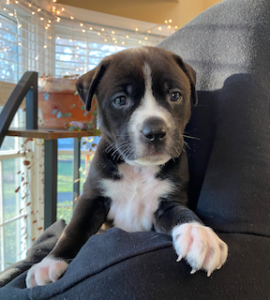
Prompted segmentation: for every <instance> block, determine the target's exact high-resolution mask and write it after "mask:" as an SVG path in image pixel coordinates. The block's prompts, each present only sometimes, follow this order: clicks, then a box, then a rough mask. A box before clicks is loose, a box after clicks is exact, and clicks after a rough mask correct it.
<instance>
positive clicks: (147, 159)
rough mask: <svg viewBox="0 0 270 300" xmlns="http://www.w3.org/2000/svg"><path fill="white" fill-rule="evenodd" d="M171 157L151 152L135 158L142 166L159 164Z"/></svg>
mask: <svg viewBox="0 0 270 300" xmlns="http://www.w3.org/2000/svg"><path fill="white" fill-rule="evenodd" d="M170 159H171V156H169V155H168V154H161V153H153V154H151V155H147V156H144V157H141V158H138V159H136V160H135V162H136V163H137V164H139V165H143V166H160V165H164V164H165V163H166V162H167V161H169V160H170Z"/></svg>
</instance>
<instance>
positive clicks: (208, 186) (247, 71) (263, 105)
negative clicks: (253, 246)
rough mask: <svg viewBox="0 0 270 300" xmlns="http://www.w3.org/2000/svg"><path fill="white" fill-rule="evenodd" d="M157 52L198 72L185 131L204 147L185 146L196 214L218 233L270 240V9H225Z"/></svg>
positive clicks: (231, 2) (240, 2) (261, 4)
mask: <svg viewBox="0 0 270 300" xmlns="http://www.w3.org/2000/svg"><path fill="white" fill-rule="evenodd" d="M159 46H160V47H162V48H165V49H167V50H170V51H173V52H175V53H177V54H179V55H180V56H182V58H183V59H184V60H186V61H187V62H188V63H190V65H191V66H192V67H193V68H194V69H195V70H196V71H197V90H198V94H199V104H198V107H195V108H194V111H193V115H192V120H191V122H190V124H189V126H188V129H187V131H188V132H189V134H190V136H194V137H197V138H199V139H200V140H191V139H187V142H188V143H189V145H190V151H189V153H190V166H191V170H190V172H191V177H192V178H191V180H192V185H191V189H190V190H191V198H192V201H193V205H194V202H197V201H198V205H197V210H196V211H197V213H198V214H199V215H200V216H201V217H202V219H203V220H204V221H205V222H206V223H208V224H209V225H211V226H213V227H214V228H215V229H218V230H222V231H225V232H242V233H247V232H249V233H253V234H259V235H267V236H270V217H269V216H270V192H269V188H270V186H269V182H270V178H269V171H270V166H269V164H270V146H269V136H270V135H269V109H270V108H269V106H270V101H269V100H270V1H268V0H256V1H250V0H226V1H222V2H220V3H219V4H216V5H214V6H213V7H211V8H210V9H208V10H207V11H205V12H203V13H202V14H200V15H199V16H198V17H197V18H195V19H194V20H193V21H191V22H190V23H189V24H187V25H186V26H185V27H184V28H182V29H180V30H179V31H178V32H176V33H175V34H173V35H172V36H170V37H169V38H167V39H166V40H165V41H164V42H162V43H161V44H160V45H159ZM206 170H207V173H206ZM205 173H206V176H205ZM204 176H205V178H204ZM202 183H203V187H202V190H201V191H200V188H201V185H202ZM199 193H200V196H199ZM198 198H199V200H198ZM194 207H195V205H194Z"/></svg>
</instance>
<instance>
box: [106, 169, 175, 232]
mask: <svg viewBox="0 0 270 300" xmlns="http://www.w3.org/2000/svg"><path fill="white" fill-rule="evenodd" d="M158 169H159V168H158V167H157V166H149V167H134V166H130V165H129V164H126V163H124V164H122V165H120V166H119V172H120V174H121V175H122V179H120V180H119V181H118V180H116V181H115V180H110V179H103V180H102V182H101V188H102V189H103V190H104V195H105V196H106V197H110V198H111V199H112V203H111V208H110V211H109V214H108V220H114V226H116V227H118V228H122V229H124V230H126V231H145V230H150V229H151V227H152V224H153V214H154V212H155V211H156V210H157V209H158V206H159V203H158V198H159V197H160V196H164V197H166V195H167V194H168V193H170V192H171V191H172V189H173V185H172V184H171V183H170V182H169V181H167V180H163V181H160V180H159V179H156V178H155V175H156V173H157V172H158Z"/></svg>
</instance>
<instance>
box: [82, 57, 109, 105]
mask: <svg viewBox="0 0 270 300" xmlns="http://www.w3.org/2000/svg"><path fill="white" fill-rule="evenodd" d="M109 64H110V60H109V59H104V60H102V61H101V62H100V64H99V65H98V66H97V67H96V68H95V69H93V70H91V71H89V72H87V73H86V74H84V75H82V76H81V77H80V78H79V79H78V80H77V82H76V89H77V91H78V94H79V96H80V98H81V99H82V101H83V103H84V104H85V109H86V111H90V109H91V104H92V99H93V96H94V94H95V92H96V89H97V86H98V84H99V82H100V80H101V78H102V77H103V75H104V73H105V72H106V70H107V68H108V66H109Z"/></svg>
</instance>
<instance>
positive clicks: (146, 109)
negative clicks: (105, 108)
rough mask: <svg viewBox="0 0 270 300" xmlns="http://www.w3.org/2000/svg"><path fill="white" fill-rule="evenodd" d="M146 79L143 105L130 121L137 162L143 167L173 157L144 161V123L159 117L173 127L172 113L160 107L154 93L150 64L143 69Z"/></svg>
mask: <svg viewBox="0 0 270 300" xmlns="http://www.w3.org/2000/svg"><path fill="white" fill-rule="evenodd" d="M143 73H144V79H145V94H144V96H143V98H142V100H141V105H140V106H139V107H138V108H137V109H136V110H135V111H134V113H133V114H132V116H131V118H130V121H129V125H128V126H129V132H130V134H131V136H133V139H134V141H135V143H134V147H135V152H136V154H137V157H139V159H137V160H136V162H137V163H138V164H141V165H150V164H151V165H160V164H164V163H166V162H167V161H168V160H169V159H170V158H171V157H170V156H169V155H165V154H166V153H164V155H163V156H162V157H160V158H156V159H154V158H153V157H149V158H147V159H144V156H145V152H146V151H147V150H146V149H145V145H143V144H142V143H141V142H140V135H141V131H142V128H141V126H142V124H143V122H144V121H145V120H146V119H148V118H151V117H159V118H161V119H162V120H164V121H165V123H166V125H167V127H168V130H170V129H171V127H172V122H171V115H170V113H169V112H168V111H167V110H166V109H164V108H163V107H161V106H160V105H158V103H157V102H156V100H155V97H154V95H153V91H152V76H151V68H150V66H149V65H148V64H145V65H144V67H143ZM171 142H172V141H171V140H168V143H171Z"/></svg>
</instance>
